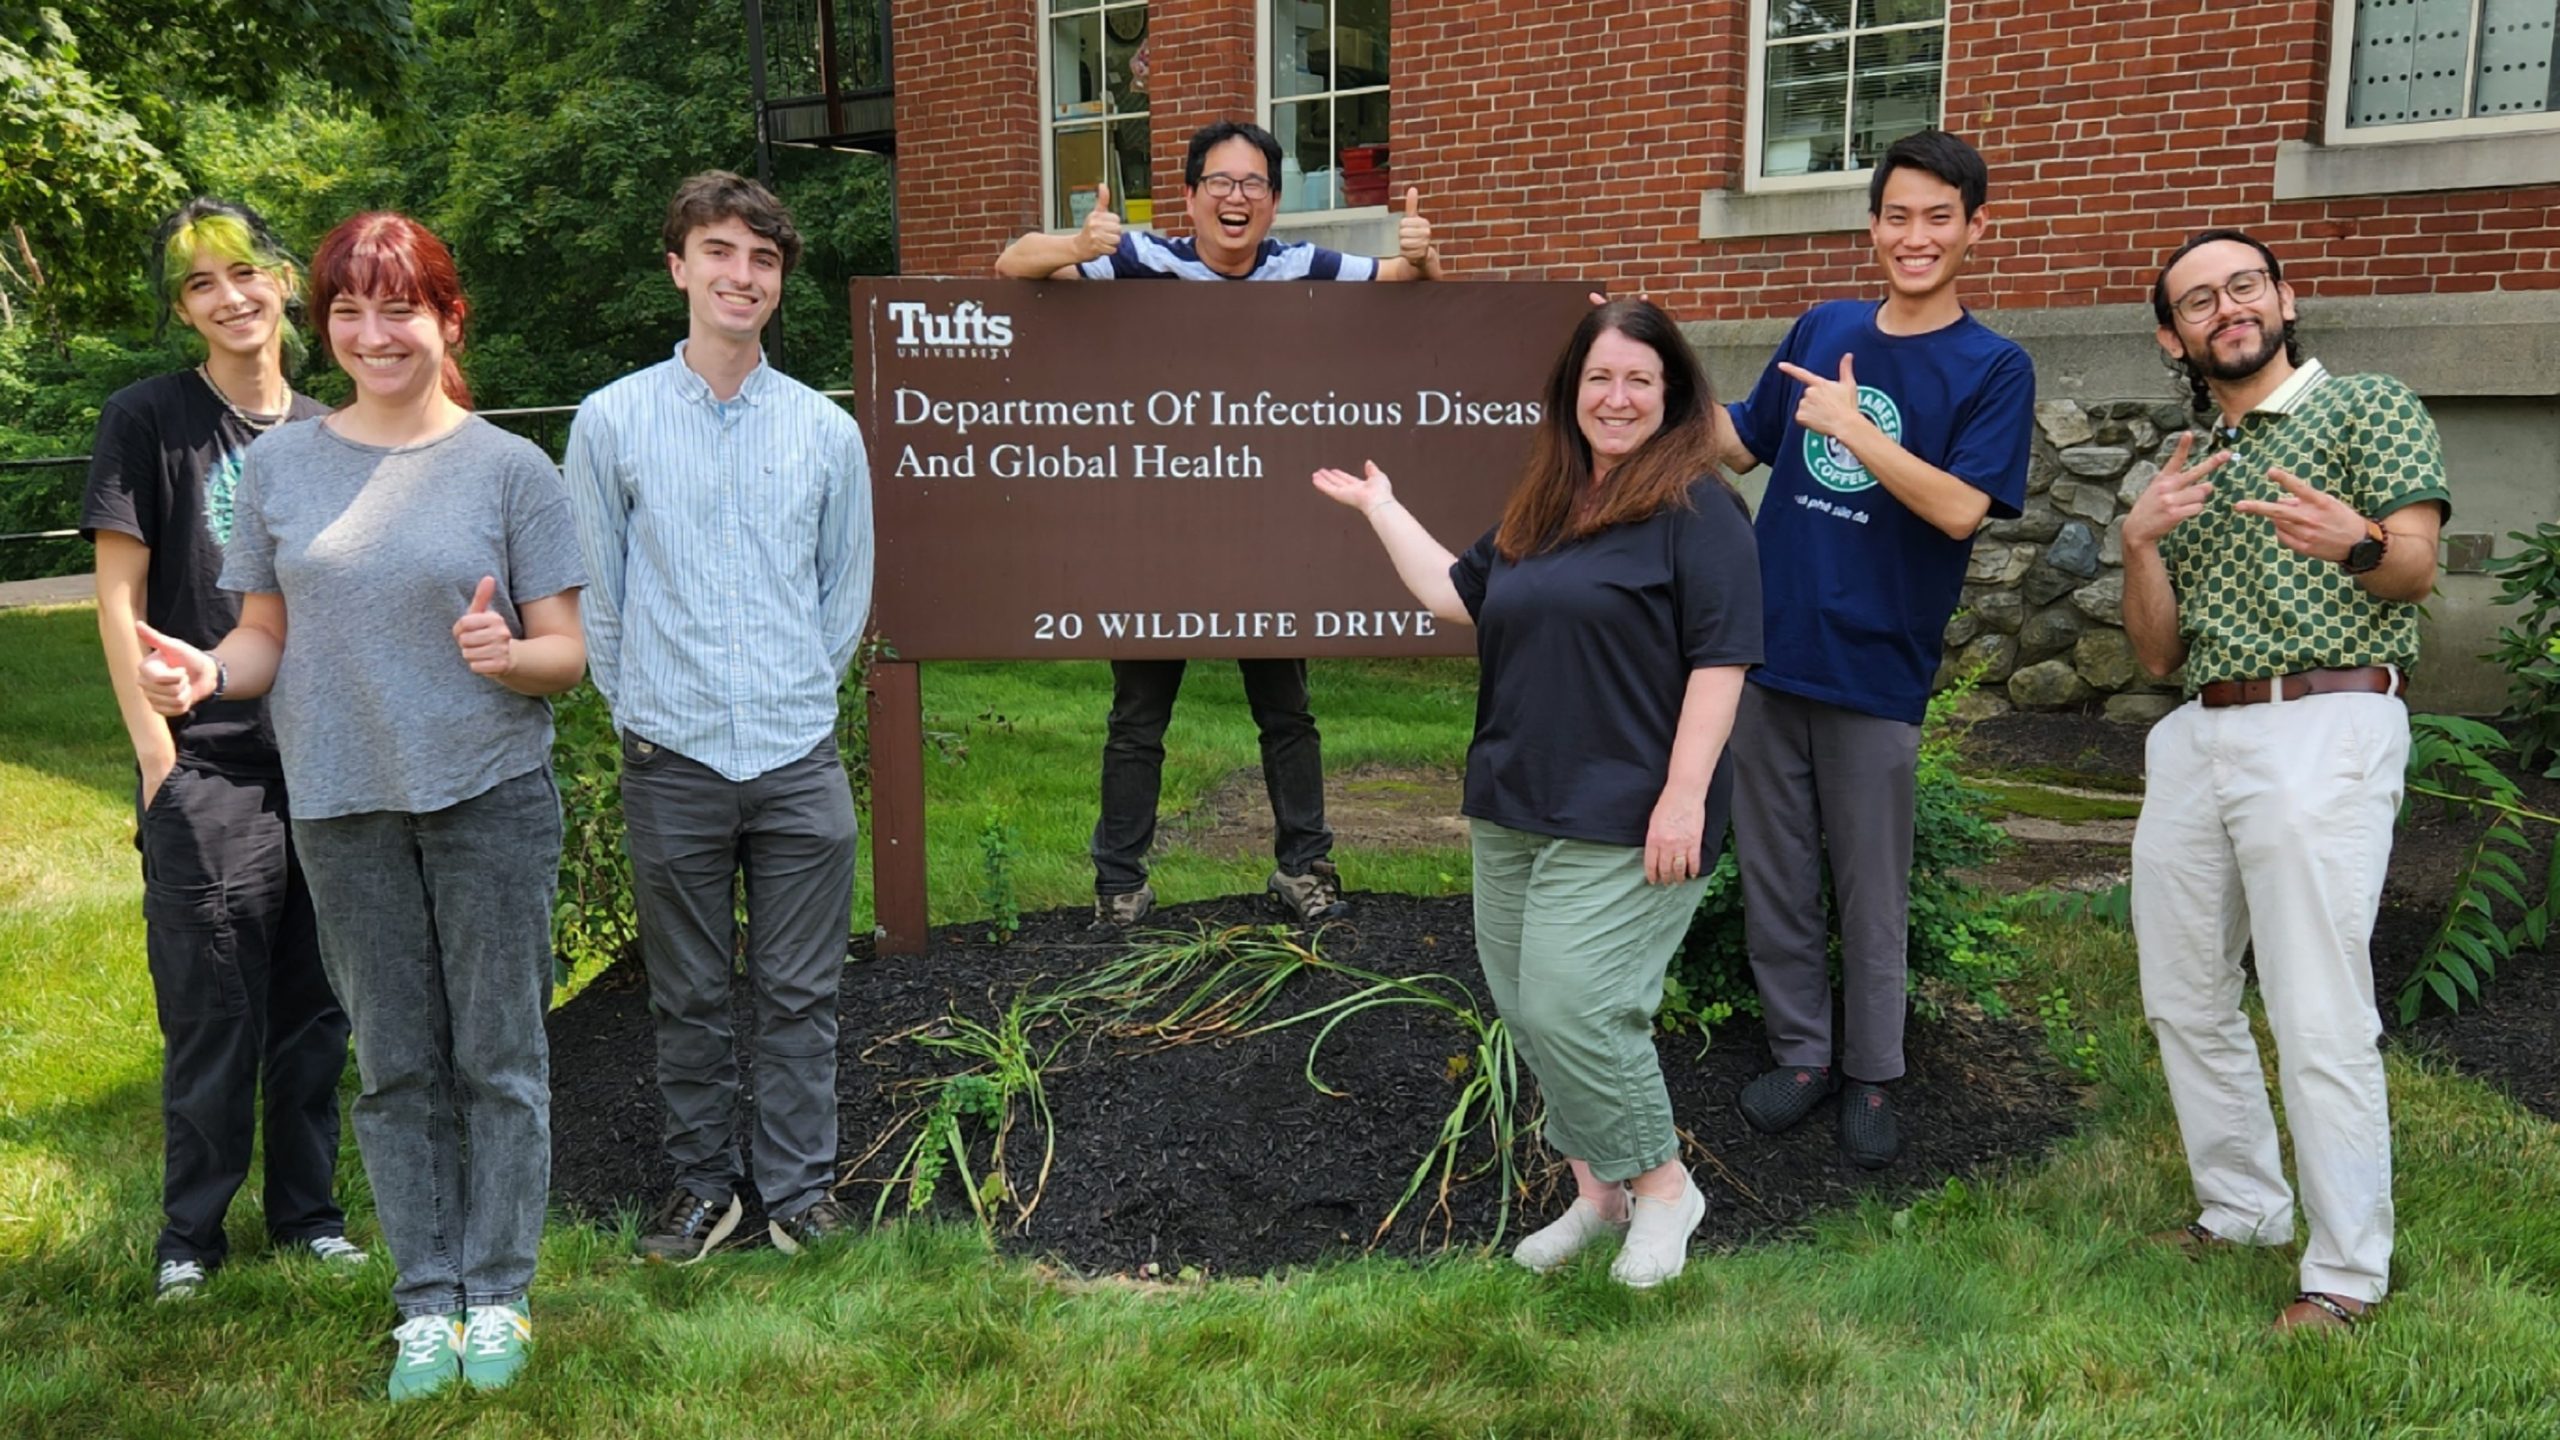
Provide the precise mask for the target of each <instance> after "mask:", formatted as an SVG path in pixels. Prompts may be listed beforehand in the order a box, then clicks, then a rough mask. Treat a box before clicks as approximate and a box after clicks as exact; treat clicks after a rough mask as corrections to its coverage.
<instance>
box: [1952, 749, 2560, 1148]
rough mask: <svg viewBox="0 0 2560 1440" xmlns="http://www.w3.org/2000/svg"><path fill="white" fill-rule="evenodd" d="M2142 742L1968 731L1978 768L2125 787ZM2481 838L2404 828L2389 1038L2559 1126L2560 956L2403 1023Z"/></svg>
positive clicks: (2386, 909)
mask: <svg viewBox="0 0 2560 1440" xmlns="http://www.w3.org/2000/svg"><path fill="white" fill-rule="evenodd" d="M2144 734H2145V730H2144V729H2143V728H2142V727H2137V726H2129V725H2116V724H2112V723H2110V722H2108V721H2107V720H2105V719H2103V718H2101V717H2098V716H2094V715H2072V714H2014V715H2001V716H1995V717H1993V718H1992V719H1989V720H1985V721H1982V722H1981V723H1980V724H1977V725H1975V726H1974V727H1973V728H1972V729H1971V730H1970V731H1969V732H1967V734H1966V737H1965V742H1964V752H1965V756H1966V758H1967V759H1968V761H1970V762H1972V763H1974V764H1978V765H1988V766H1995V767H1998V768H2000V769H2004V770H2011V771H2028V772H2034V771H2039V770H2052V771H2072V772H2076V773H2081V774H2087V775H2092V776H2100V777H2112V778H2116V779H2127V778H2132V777H2138V776H2139V775H2140V774H2141V773H2142V763H2143V752H2142V739H2143V736H2144ZM2516 778H2517V781H2518V784H2519V785H2521V786H2522V788H2523V790H2524V794H2525V799H2526V801H2527V803H2529V804H2531V805H2533V806H2535V807H2536V808H2538V809H2540V810H2541V811H2542V812H2543V813H2545V814H2560V781H2553V780H2549V779H2545V778H2543V777H2541V776H2539V775H2518V776H2517V777H2516ZM2481 828H2482V826H2481V823H2480V822H2479V821H2477V820H2474V819H2470V818H2467V817H2461V816H2448V815H2446V814H2444V813H2443V812H2442V811H2441V810H2440V809H2439V808H2438V807H2436V806H2435V805H2434V804H2432V803H2431V802H2422V803H2421V804H2420V806H2419V807H2418V808H2417V809H2416V810H2415V811H2414V812H2413V813H2412V814H2411V815H2410V817H2409V818H2408V820H2406V821H2405V822H2404V823H2403V824H2402V825H2401V827H2400V832H2399V834H2398V835H2397V836H2396V837H2394V839H2393V842H2392V847H2391V874H2390V878H2389V879H2388V880H2387V881H2386V882H2385V884H2384V886H2383V896H2382V908H2381V911H2380V913H2378V914H2377V915H2376V916H2375V918H2374V930H2373V972H2374V975H2373V978H2374V998H2375V1000H2376V1002H2377V1004H2378V1007H2379V1008H2380V1010H2381V1012H2382V1022H2383V1025H2384V1027H2385V1028H2386V1029H2388V1030H2389V1031H2391V1032H2393V1036H2392V1040H2391V1043H2395V1044H2401V1045H2406V1046H2409V1047H2411V1048H2414V1049H2418V1050H2421V1051H2425V1052H2429V1053H2433V1054H2436V1055H2439V1056H2442V1057H2443V1058H2445V1059H2447V1060H2449V1061H2450V1062H2451V1063H2452V1064H2453V1065H2454V1066H2455V1067H2457V1068H2458V1069H2461V1070H2462V1071H2464V1072H2465V1073H2467V1074H2471V1075H2474V1076H2476V1077H2478V1078H2479V1079H2481V1080H2484V1081H2486V1082H2488V1083H2489V1084H2491V1085H2494V1086H2496V1087H2498V1088H2499V1089H2501V1090H2504V1091H2505V1092H2507V1093H2508V1094H2509V1095H2512V1096H2514V1097H2515V1099H2516V1101H2517V1103H2519V1104H2521V1105H2523V1106H2525V1107H2526V1108H2528V1109H2530V1110H2533V1111H2534V1112H2536V1113H2537V1114H2540V1115H2542V1116H2545V1117H2546V1118H2549V1119H2552V1120H2560V955H2555V954H2554V953H2552V948H2560V947H2547V948H2546V949H2545V950H2543V951H2540V952H2528V953H2525V954H2520V955H2517V956H2516V957H2514V958H2513V959H2511V960H2509V961H2508V962H2507V964H2506V968H2505V970H2504V971H2503V972H2502V973H2500V974H2499V975H2498V976H2497V977H2496V978H2495V979H2494V980H2492V981H2490V982H2489V983H2488V984H2487V985H2485V986H2483V987H2482V991H2481V995H2480V997H2479V998H2478V999H2477V1000H2468V1001H2466V1003H2465V1004H2464V1006H2463V1008H2462V1009H2461V1010H2460V1011H2459V1012H2456V1013H2453V1014H2447V1013H2445V1011H2444V1009H2443V1007H2442V1006H2441V1005H2438V1004H2436V1003H2435V1002H2433V1001H2430V1002H2429V1003H2428V1007H2427V1009H2426V1011H2425V1012H2423V1013H2422V1014H2421V1015H2420V1016H2419V1018H2418V1019H2417V1020H2416V1021H2415V1022H2413V1023H2411V1024H2408V1025H2403V1024H2402V1023H2401V1021H2400V1006H2399V996H2400V990H2401V987H2402V985H2403V984H2404V983H2406V982H2407V980H2408V978H2409V976H2410V974H2411V973H2412V972H2413V971H2414V970H2415V969H2416V968H2417V965H2418V960H2419V957H2420V956H2421V955H2422V954H2424V952H2425V950H2426V947H2427V943H2428V941H2429V940H2430V939H2432V938H2433V936H2434V934H2435V929H2436V925H2437V924H2438V922H2439V921H2441V920H2442V919H2443V916H2444V905H2445V901H2446V898H2447V896H2448V895H2449V894H2450V893H2451V892H2452V887H2453V884H2454V880H2455V877H2457V876H2458V875H2459V874H2460V873H2461V870H2462V866H2463V864H2464V863H2465V860H2466V858H2467V856H2468V854H2469V851H2470V847H2471V845H2472V844H2473V843H2474V842H2475V841H2477V840H2478V839H2479V837H2480V831H2481ZM2547 838H2548V837H2547V836H2546V841H2547ZM2305 841H2306V843H2311V837H2305ZM2548 857H2549V852H2548V850H2547V849H2546V850H2545V851H2544V852H2543V854H2542V856H2540V857H2538V858H2537V859H2535V860H2534V861H2532V862H2530V863H2529V864H2528V865H2527V868H2526V873H2527V874H2528V875H2529V876H2531V877H2533V878H2534V879H2535V880H2537V881H2538V880H2539V879H2540V878H2541V875H2542V871H2541V869H2540V868H2539V867H2541V866H2542V865H2544V864H2547V863H2548Z"/></svg>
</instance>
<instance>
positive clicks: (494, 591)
mask: <svg viewBox="0 0 2560 1440" xmlns="http://www.w3.org/2000/svg"><path fill="white" fill-rule="evenodd" d="M497 598H498V577H496V576H495V575H483V576H481V577H480V588H479V589H477V590H475V591H473V592H471V608H470V609H468V610H465V611H463V612H462V618H461V619H459V620H456V621H454V622H453V640H454V643H455V644H457V645H459V646H461V647H462V663H463V664H465V665H468V666H470V667H471V673H472V674H474V675H492V676H495V675H504V674H506V673H508V672H509V671H511V670H513V669H515V668H516V637H515V632H514V631H512V630H509V629H508V628H507V617H505V616H504V615H501V614H499V613H498V612H497V611H495V610H492V609H490V608H489V604H490V602H491V601H493V600H495V599H497Z"/></svg>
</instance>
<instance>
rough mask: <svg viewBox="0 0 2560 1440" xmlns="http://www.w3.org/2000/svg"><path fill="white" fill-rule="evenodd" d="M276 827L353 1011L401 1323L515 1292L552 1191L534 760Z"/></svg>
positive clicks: (555, 858) (546, 852)
mask: <svg viewBox="0 0 2560 1440" xmlns="http://www.w3.org/2000/svg"><path fill="white" fill-rule="evenodd" d="M293 839H294V845H295V848H296V849H298V850H299V851H300V852H301V855H302V868H303V872H304V873H305V874H306V875H307V876H308V877H309V879H310V882H311V898H312V908H313V909H314V910H315V911H316V912H317V914H318V916H319V921H320V958H321V961H322V963H323V964H324V965H326V966H327V968H328V971H329V983H330V985H331V986H332V987H333V988H335V989H336V991H337V992H338V996H339V998H340V999H341V1000H343V1001H344V1002H345V1004H346V1007H347V1014H348V1015H349V1017H351V1018H352V1019H353V1020H354V1022H355V1036H356V1068H357V1072H358V1073H359V1074H360V1075H361V1076H362V1077H363V1080H364V1090H363V1092H362V1093H361V1094H359V1095H358V1096H357V1097H356V1103H355V1127H356V1144H357V1145H358V1146H359V1147H360V1148H361V1149H362V1150H363V1152H364V1171H365V1177H366V1179H368V1180H369V1181H371V1182H372V1185H373V1207H374V1218H375V1220H376V1223H378V1224H379V1225H380V1226H381V1227H382V1238H383V1241H384V1243H385V1244H387V1245H389V1246H390V1247H391V1259H392V1262H393V1263H394V1264H395V1265H396V1266H397V1267H398V1269H399V1278H398V1279H397V1280H396V1281H394V1282H393V1284H392V1287H391V1299H392V1303H394V1304H395V1305H397V1306H398V1307H399V1309H400V1314H401V1317H402V1318H403V1319H406V1318H409V1317H411V1316H416V1315H449V1314H452V1313H454V1312H456V1311H458V1310H461V1309H462V1308H463V1307H465V1306H466V1305H505V1304H518V1303H521V1302H522V1301H523V1299H524V1296H525V1292H526V1290H528V1289H529V1288H531V1286H532V1284H533V1261H534V1249H535V1246H536V1245H537V1244H538V1243H539V1242H540V1241H541V1238H542V1215H543V1202H544V1200H545V1199H546V1197H547V1196H548V1194H549V1191H550V1187H551V1049H550V1042H549V1040H548V1039H547V1038H546V1037H545V1035H544V1033H543V1028H542V1022H543V1016H544V1014H545V1012H546V1011H547V1010H548V1009H549V1008H550V1003H551V901H552V896H553V894H554V892H555V891H557V889H558V888H559V871H560V792H559V791H558V790H556V789H554V788H553V787H552V784H551V771H550V769H549V768H548V767H545V768H543V769H540V770H529V771H527V772H525V773H524V774H522V775H519V776H517V777H515V778H514V779H512V780H507V781H502V782H500V783H499V784H498V785H497V786H496V787H495V788H493V789H490V790H488V791H486V792H484V793H482V794H479V795H475V796H473V797H472V798H470V799H468V800H465V801H462V802H461V803H459V804H456V805H450V806H447V807H446V808H444V809H442V810H436V811H431V812H429V813H426V814H423V815H414V814H409V813H407V812H404V811H396V810H379V811H371V812H368V813H365V814H361V815H344V816H337V817H333V818H331V819H326V820H303V819H296V820H295V821H294V822H293Z"/></svg>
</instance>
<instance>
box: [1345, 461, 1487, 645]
mask: <svg viewBox="0 0 2560 1440" xmlns="http://www.w3.org/2000/svg"><path fill="white" fill-rule="evenodd" d="M1362 468H1363V471H1364V473H1362V474H1359V475H1354V474H1351V473H1350V472H1349V471H1346V470H1319V471H1317V472H1316V473H1315V475H1314V476H1313V477H1312V478H1313V480H1314V481H1315V487H1316V489H1317V490H1319V491H1321V492H1323V494H1324V495H1325V496H1326V497H1327V498H1329V499H1332V500H1337V501H1340V502H1341V503H1342V504H1345V505H1348V506H1350V507H1351V508H1352V509H1354V510H1357V511H1359V512H1360V513H1361V514H1363V515H1366V516H1368V517H1369V528H1370V529H1372V530H1374V531H1376V532H1377V535H1378V543H1380V544H1382V545H1384V546H1386V547H1387V558H1388V559H1389V560H1391V561H1393V562H1395V567H1396V578H1397V579H1399V580H1402V581H1403V582H1404V588H1405V589H1407V590H1410V591H1412V592H1413V598H1414V599H1415V600H1417V601H1419V602H1420V603H1421V605H1422V608H1424V609H1425V610H1428V611H1430V612H1431V613H1432V615H1433V616H1434V617H1436V618H1438V619H1441V620H1446V621H1448V622H1449V623H1450V624H1452V625H1473V624H1474V623H1475V617H1474V616H1472V615H1469V614H1468V613H1467V606H1466V602H1464V601H1462V600H1460V599H1459V598H1458V587H1457V586H1456V585H1455V584H1453V583H1451V581H1450V579H1449V567H1450V566H1452V565H1455V564H1457V563H1458V557H1457V556H1455V555H1452V554H1450V553H1449V549H1448V547H1447V546H1445V545H1442V544H1441V543H1440V542H1439V541H1437V540H1434V539H1432V538H1431V532H1430V531H1428V530H1425V529H1423V528H1422V522H1421V521H1420V520H1417V519H1415V518H1414V514H1413V512H1412V511H1410V510H1407V509H1406V508H1404V502H1403V501H1401V500H1398V499H1397V498H1396V494H1395V487H1394V486H1393V485H1392V484H1390V483H1389V482H1388V480H1387V476H1386V472H1385V471H1383V470H1380V469H1379V468H1378V467H1377V464H1376V462H1374V461H1372V462H1369V463H1367V464H1365V465H1364V466H1363V467H1362Z"/></svg>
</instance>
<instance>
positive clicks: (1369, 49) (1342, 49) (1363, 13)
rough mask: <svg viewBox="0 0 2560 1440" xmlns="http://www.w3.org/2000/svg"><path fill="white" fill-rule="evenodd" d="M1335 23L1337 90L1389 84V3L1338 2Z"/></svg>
mask: <svg viewBox="0 0 2560 1440" xmlns="http://www.w3.org/2000/svg"><path fill="white" fill-rule="evenodd" d="M1333 22H1334V23H1333V88H1334V89H1336V90H1357V89H1359V88H1360V87H1361V86H1363V85H1384V84H1386V83H1387V0H1337V3H1336V4H1335V5H1334V7H1333ZM1381 138H1383V137H1381Z"/></svg>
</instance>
